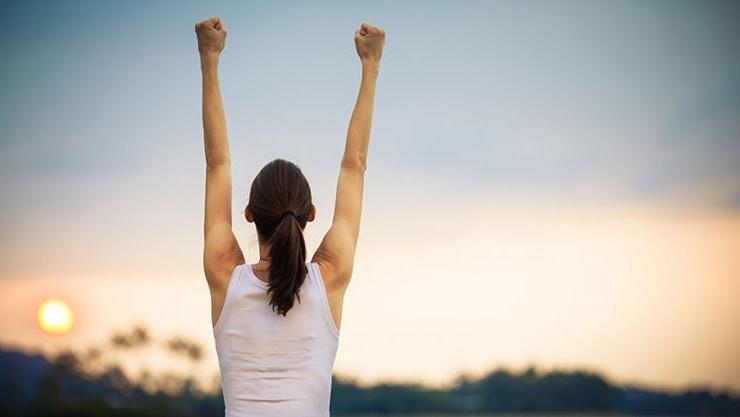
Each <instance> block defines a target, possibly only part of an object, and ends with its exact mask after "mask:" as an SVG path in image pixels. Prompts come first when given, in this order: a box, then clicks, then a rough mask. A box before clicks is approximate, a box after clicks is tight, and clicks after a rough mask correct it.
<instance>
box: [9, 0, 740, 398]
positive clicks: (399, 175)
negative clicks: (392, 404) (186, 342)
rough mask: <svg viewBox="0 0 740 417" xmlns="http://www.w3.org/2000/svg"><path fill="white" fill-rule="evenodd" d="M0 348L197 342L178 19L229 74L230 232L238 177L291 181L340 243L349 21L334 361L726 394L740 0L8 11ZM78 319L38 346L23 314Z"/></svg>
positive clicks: (245, 232) (376, 369)
mask: <svg viewBox="0 0 740 417" xmlns="http://www.w3.org/2000/svg"><path fill="white" fill-rule="evenodd" d="M3 8H4V10H5V11H6V12H4V13H3V14H2V15H1V16H0V53H2V55H3V57H4V58H3V59H2V60H0V91H2V94H1V95H0V192H2V195H3V198H2V199H1V200H0V209H1V210H2V213H3V214H2V216H1V217H0V316H1V317H3V319H1V320H0V343H3V344H9V345H13V346H18V347H22V348H24V349H29V350H34V349H35V350H40V351H43V352H46V353H50V352H54V351H56V350H57V349H60V348H62V347H65V346H77V347H79V346H85V345H86V344H89V343H95V341H99V340H104V339H105V338H106V337H108V336H109V335H110V333H111V331H112V330H113V329H121V328H125V327H126V326H128V325H130V324H132V323H135V322H141V323H145V324H146V325H148V326H150V327H151V328H152V329H153V330H154V331H155V332H157V333H158V334H185V335H190V336H192V337H194V338H196V339H197V340H199V341H201V342H202V343H203V344H204V345H205V346H206V347H207V351H208V356H207V364H206V366H209V364H210V369H212V370H213V372H216V371H217V362H216V357H215V349H214V347H213V340H212V334H211V328H210V325H211V323H210V304H209V302H210V301H209V296H208V289H207V286H206V284H205V280H204V279H203V275H202V266H201V253H202V235H201V233H202V216H203V197H204V179H205V171H204V168H205V161H204V157H203V142H202V127H201V118H200V72H199V64H198V54H197V47H196V41H195V33H194V30H193V24H194V23H195V22H196V21H198V20H201V19H203V18H207V17H210V16H214V15H218V16H220V17H221V18H222V19H223V20H224V21H225V22H226V25H227V27H228V30H229V34H228V39H227V45H226V48H225V50H224V52H223V55H222V58H221V64H220V79H221V86H222V93H223V98H224V105H225V107H226V116H227V120H228V128H229V137H230V142H231V150H232V164H233V167H232V169H233V188H234V197H233V211H234V229H235V232H236V234H237V237H238V239H239V241H240V243H241V246H242V248H243V249H244V250H245V255H246V256H247V258H248V259H249V260H250V261H256V259H257V257H258V252H257V242H256V234H255V231H254V228H253V226H252V225H251V224H247V223H246V222H245V221H244V220H243V218H242V217H241V216H240V213H241V210H242V209H243V207H244V205H245V204H246V202H247V199H248V191H249V186H250V185H251V180H252V178H253V177H254V175H255V174H256V173H257V172H258V171H259V169H260V168H261V167H262V165H264V164H265V163H266V162H268V161H269V160H271V159H272V158H275V157H283V158H286V159H289V160H292V161H294V162H296V163H297V164H298V165H299V166H301V168H302V169H303V171H304V173H305V174H306V176H307V178H308V180H309V182H310V183H311V186H312V191H313V195H314V198H315V201H314V203H315V204H316V206H317V208H318V218H317V220H316V221H315V222H314V223H312V224H310V225H309V227H308V228H307V230H306V239H307V245H308V248H309V251H311V252H312V251H313V250H314V249H315V248H316V246H317V245H318V242H319V241H320V239H321V237H322V235H323V233H324V232H325V231H326V229H327V228H328V226H329V219H330V218H331V209H332V207H333V198H334V190H335V185H336V175H337V172H338V167H339V161H340V157H341V153H342V151H343V146H344V140H345V135H346V129H347V123H348V121H349V117H350V114H351V111H352V106H353V105H354V101H355V98H356V95H357V89H358V87H359V81H360V69H361V67H360V63H359V59H358V58H357V55H356V52H355V50H354V43H353V40H352V36H353V33H354V30H355V29H356V27H357V26H359V24H360V23H362V22H363V21H366V22H370V23H373V24H376V25H378V26H380V27H382V28H384V29H385V31H386V33H387V36H386V47H385V50H384V53H383V62H382V63H381V69H380V75H379V79H378V85H377V95H376V101H375V113H374V120H373V128H372V137H371V142H370V152H369V157H368V171H367V173H366V182H365V195H364V208H363V220H362V222H363V223H362V226H361V237H360V241H359V243H358V248H357V256H356V266H355V273H354V276H353V281H352V284H351V285H350V288H349V290H348V293H347V296H346V298H345V307H344V309H345V313H344V316H343V320H342V324H343V326H342V338H341V340H340V347H339V352H338V356H337V361H336V371H337V373H338V374H341V375H348V376H353V377H356V378H358V379H359V380H361V381H367V382H374V381H378V380H403V381H409V380H414V381H422V382H426V383H430V384H438V383H444V382H445V381H449V380H451V379H452V378H454V377H455V376H456V375H458V374H459V373H460V372H466V373H470V374H480V373H482V372H484V371H485V370H487V369H490V368H492V367H494V366H499V365H502V366H512V367H522V366H525V365H526V364H530V363H534V364H537V365H539V366H541V367H543V368H546V369H547V368H555V367H566V368H567V367H570V368H575V367H586V368H589V369H595V370H599V371H601V372H603V373H604V374H605V375H607V376H608V377H609V378H611V379H613V380H614V381H615V382H618V383H622V382H636V383H641V384H648V385H656V386H661V387H671V388H683V387H687V386H690V385H696V384H702V385H709V386H712V387H717V388H725V387H729V388H731V389H733V390H736V391H738V392H740V354H738V353H737V352H740V331H739V330H738V329H740V303H738V302H737V299H738V295H740V117H739V116H740V26H738V25H737V21H738V20H739V19H740V6H738V4H737V3H736V2H720V1H706V2H689V1H674V2H657V1H651V2H645V1H620V2H605V1H604V2H601V1H553V2H536V1H516V2H514V1H511V2H501V1H490V2H489V1H485V2H484V1H481V2H473V1H459V2H457V1H456V2H441V1H440V2H432V1H428V2H418V1H404V2H392V1H375V2H310V3H309V2H281V3H280V4H279V5H278V4H276V3H274V2H268V1H261V2H254V1H250V2H213V1H211V2H176V3H175V2H166V1H159V2H108V1H88V2H74V1H70V2H47V3H43V2H34V1H26V2H6V3H4V5H3ZM48 298H61V299H63V300H65V301H67V302H68V303H69V304H70V306H71V307H72V309H73V310H74V312H75V316H76V323H75V327H74V328H73V330H72V332H71V333H69V334H68V335H66V336H62V337H59V336H56V337H51V336H49V335H46V334H43V333H42V332H41V331H40V330H39V329H38V326H37V324H36V309H37V308H38V306H39V304H40V303H41V302H42V301H44V300H46V299H48Z"/></svg>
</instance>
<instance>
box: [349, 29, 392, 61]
mask: <svg viewBox="0 0 740 417" xmlns="http://www.w3.org/2000/svg"><path fill="white" fill-rule="evenodd" d="M384 45H385V31H384V30H383V29H381V28H379V27H377V26H373V25H371V24H369V23H363V24H362V25H360V28H359V29H357V30H356V31H355V47H357V54H358V55H359V56H360V59H361V60H363V61H364V60H371V61H374V62H380V57H381V56H382V55H383V46H384Z"/></svg>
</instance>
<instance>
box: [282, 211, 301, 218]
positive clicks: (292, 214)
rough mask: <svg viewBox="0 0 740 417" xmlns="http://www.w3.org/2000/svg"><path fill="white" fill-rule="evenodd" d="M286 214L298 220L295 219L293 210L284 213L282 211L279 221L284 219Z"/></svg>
mask: <svg viewBox="0 0 740 417" xmlns="http://www.w3.org/2000/svg"><path fill="white" fill-rule="evenodd" d="M288 214H290V215H291V216H293V217H295V218H298V217H297V216H296V215H295V213H294V212H293V210H286V211H284V212H283V215H282V216H280V220H282V219H283V218H284V217H285V216H287V215H288Z"/></svg>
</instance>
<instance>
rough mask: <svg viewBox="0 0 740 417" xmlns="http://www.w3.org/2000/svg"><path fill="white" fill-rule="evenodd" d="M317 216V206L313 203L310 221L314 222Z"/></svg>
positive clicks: (309, 215)
mask: <svg viewBox="0 0 740 417" xmlns="http://www.w3.org/2000/svg"><path fill="white" fill-rule="evenodd" d="M315 218H316V206H314V205H313V204H311V212H309V213H308V221H309V222H312V221H314V219H315Z"/></svg>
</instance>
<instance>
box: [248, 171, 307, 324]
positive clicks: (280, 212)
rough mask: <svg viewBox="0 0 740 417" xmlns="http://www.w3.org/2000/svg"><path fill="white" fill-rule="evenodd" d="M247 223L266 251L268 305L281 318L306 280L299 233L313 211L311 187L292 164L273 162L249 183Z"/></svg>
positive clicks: (304, 254) (301, 238)
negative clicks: (268, 276)
mask: <svg viewBox="0 0 740 417" xmlns="http://www.w3.org/2000/svg"><path fill="white" fill-rule="evenodd" d="M245 216H246V218H247V221H250V222H254V224H255V226H256V227H257V234H258V235H259V240H260V242H261V243H262V244H265V245H267V246H269V248H270V269H269V274H270V284H269V289H268V291H267V292H268V294H270V297H271V298H270V305H271V306H272V309H273V310H275V311H277V313H278V314H282V315H283V316H284V315H286V314H287V312H288V310H290V309H291V308H292V307H293V302H294V301H295V299H296V298H298V301H300V297H299V296H298V290H299V289H300V288H301V285H302V284H303V281H304V279H305V276H306V265H305V263H306V243H305V241H304V239H303V229H305V227H306V223H307V222H309V221H313V219H314V217H315V216H316V209H315V208H314V206H313V203H312V201H311V187H309V185H308V181H307V180H306V177H305V176H303V172H301V169H300V168H298V166H296V165H295V164H294V163H292V162H290V161H286V160H284V159H280V158H277V159H274V160H272V161H270V162H269V163H267V165H265V166H264V167H262V169H261V170H260V172H259V173H258V174H257V176H256V177H255V178H254V181H253V182H252V188H251V190H250V192H249V204H247V207H246V209H245Z"/></svg>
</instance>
